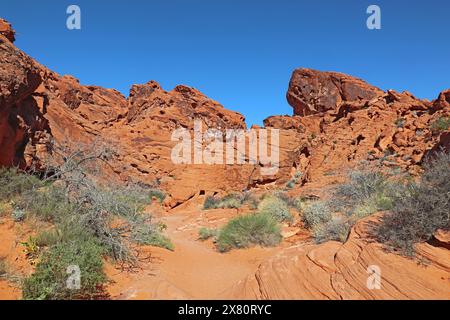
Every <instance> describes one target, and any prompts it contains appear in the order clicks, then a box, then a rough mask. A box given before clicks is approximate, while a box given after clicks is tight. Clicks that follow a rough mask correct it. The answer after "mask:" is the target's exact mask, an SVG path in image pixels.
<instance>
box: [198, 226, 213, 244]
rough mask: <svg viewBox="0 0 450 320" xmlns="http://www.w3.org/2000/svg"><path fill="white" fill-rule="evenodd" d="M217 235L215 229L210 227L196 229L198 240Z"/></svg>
mask: <svg viewBox="0 0 450 320" xmlns="http://www.w3.org/2000/svg"><path fill="white" fill-rule="evenodd" d="M217 235H218V231H217V229H210V228H204V227H203V228H200V230H199V231H198V238H199V240H203V241H204V240H208V239H209V238H215V237H217Z"/></svg>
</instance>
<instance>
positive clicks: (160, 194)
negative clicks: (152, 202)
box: [149, 189, 166, 202]
mask: <svg viewBox="0 0 450 320" xmlns="http://www.w3.org/2000/svg"><path fill="white" fill-rule="evenodd" d="M149 196H150V199H152V198H153V197H154V198H156V199H158V200H159V202H163V201H164V199H165V198H166V194H165V193H164V192H163V191H161V190H159V189H150V191H149Z"/></svg>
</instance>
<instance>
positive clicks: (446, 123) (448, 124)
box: [430, 117, 450, 132]
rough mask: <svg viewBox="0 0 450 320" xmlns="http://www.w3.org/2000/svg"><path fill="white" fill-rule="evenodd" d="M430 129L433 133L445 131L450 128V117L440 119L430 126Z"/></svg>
mask: <svg viewBox="0 0 450 320" xmlns="http://www.w3.org/2000/svg"><path fill="white" fill-rule="evenodd" d="M430 128H431V131H433V132H441V131H447V130H448V128H450V117H440V118H439V119H437V120H435V121H434V122H433V123H432V124H431V127H430Z"/></svg>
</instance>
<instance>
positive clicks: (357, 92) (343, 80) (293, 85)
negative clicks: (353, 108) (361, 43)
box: [287, 69, 382, 116]
mask: <svg viewBox="0 0 450 320" xmlns="http://www.w3.org/2000/svg"><path fill="white" fill-rule="evenodd" d="M379 94H382V90H380V89H378V88H376V87H374V86H371V85H369V84H368V83H366V82H364V81H362V80H360V79H357V78H354V77H352V76H348V75H346V74H342V73H337V72H320V71H316V70H312V69H297V70H295V71H294V73H293V74H292V77H291V81H290V83H289V89H288V92H287V100H288V102H289V104H290V105H291V106H292V107H293V108H294V115H300V116H306V115H310V114H316V113H321V112H326V111H330V110H336V108H337V107H338V105H339V104H340V103H342V102H354V101H360V100H368V99H369V100H370V99H372V98H374V97H376V96H377V95H379Z"/></svg>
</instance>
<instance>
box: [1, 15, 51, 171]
mask: <svg viewBox="0 0 450 320" xmlns="http://www.w3.org/2000/svg"><path fill="white" fill-rule="evenodd" d="M4 26H5V24H4V23H3V22H1V21H0V28H3V27H4ZM0 30H5V29H4V28H3V29H0ZM10 33H11V34H13V32H12V31H10ZM4 34H5V32H4V31H2V32H1V34H0V61H1V68H0V150H1V153H0V165H7V166H10V165H19V164H21V162H22V155H21V153H22V152H23V148H24V147H25V145H26V144H27V143H28V141H30V140H33V136H34V134H35V132H36V131H37V130H40V129H43V128H45V126H46V124H45V121H43V119H42V118H41V117H40V114H39V111H38V110H37V108H36V106H35V104H34V101H33V98H32V97H31V94H32V93H33V92H34V91H35V90H36V88H37V87H38V86H39V84H40V83H41V81H42V79H41V76H40V74H39V72H40V69H39V66H38V65H37V64H36V63H35V62H34V61H33V60H32V59H31V58H30V57H28V56H27V55H25V54H24V53H23V52H21V51H20V50H19V49H17V48H16V47H15V46H14V45H13V44H12V43H11V42H10V40H8V39H7V38H6V37H5V36H4ZM6 34H7V33H6Z"/></svg>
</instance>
